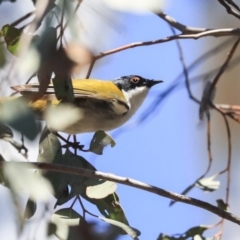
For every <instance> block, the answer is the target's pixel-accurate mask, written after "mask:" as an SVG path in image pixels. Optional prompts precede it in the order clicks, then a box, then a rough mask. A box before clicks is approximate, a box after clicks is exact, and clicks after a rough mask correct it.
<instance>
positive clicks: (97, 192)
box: [86, 181, 117, 199]
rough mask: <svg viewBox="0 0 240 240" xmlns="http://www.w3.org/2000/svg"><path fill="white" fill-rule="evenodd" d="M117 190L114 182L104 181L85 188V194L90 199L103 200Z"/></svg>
mask: <svg viewBox="0 0 240 240" xmlns="http://www.w3.org/2000/svg"><path fill="white" fill-rule="evenodd" d="M116 189H117V184H116V183H115V182H110V181H105V182H103V183H102V184H98V185H95V186H89V187H87V190H86V194H87V196H88V197H90V198H97V199H101V198H105V197H107V196H108V195H109V194H113V193H114V192H115V191H116Z"/></svg>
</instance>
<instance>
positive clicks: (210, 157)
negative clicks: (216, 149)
mask: <svg viewBox="0 0 240 240" xmlns="http://www.w3.org/2000/svg"><path fill="white" fill-rule="evenodd" d="M207 149H208V159H209V163H208V168H207V171H206V174H207V173H208V172H209V170H210V168H211V165H212V160H213V157H212V148H211V116H210V113H209V111H208V112H207ZM206 174H205V175H206Z"/></svg>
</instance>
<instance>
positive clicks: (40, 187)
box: [4, 163, 53, 201]
mask: <svg viewBox="0 0 240 240" xmlns="http://www.w3.org/2000/svg"><path fill="white" fill-rule="evenodd" d="M27 164H28V166H27V165H26V163H25V164H24V165H19V164H15V163H5V164H4V176H5V177H6V178H7V180H8V183H9V185H10V188H11V189H12V190H13V191H14V192H16V193H22V192H25V193H28V194H29V195H30V198H31V199H32V200H33V201H35V199H39V200H42V201H48V200H49V199H50V195H49V192H51V193H53V189H52V186H51V184H50V183H49V181H47V180H46V179H45V178H43V177H42V176H41V174H40V173H39V172H38V174H35V173H34V172H33V171H32V170H31V169H33V168H34V166H32V165H31V164H30V163H27Z"/></svg>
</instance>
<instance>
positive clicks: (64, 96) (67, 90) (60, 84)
mask: <svg viewBox="0 0 240 240" xmlns="http://www.w3.org/2000/svg"><path fill="white" fill-rule="evenodd" d="M52 82H53V87H54V90H55V94H56V97H57V99H58V100H63V101H67V102H73V101H74V94H73V86H72V79H71V78H70V77H68V76H66V77H64V78H60V77H58V78H56V77H55V78H53V79H52Z"/></svg>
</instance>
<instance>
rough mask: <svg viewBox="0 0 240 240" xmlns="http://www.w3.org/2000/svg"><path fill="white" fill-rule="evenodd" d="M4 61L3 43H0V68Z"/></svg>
mask: <svg viewBox="0 0 240 240" xmlns="http://www.w3.org/2000/svg"><path fill="white" fill-rule="evenodd" d="M5 63H6V57H5V53H4V49H3V45H2V44H0V68H2V67H4V65H5Z"/></svg>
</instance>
